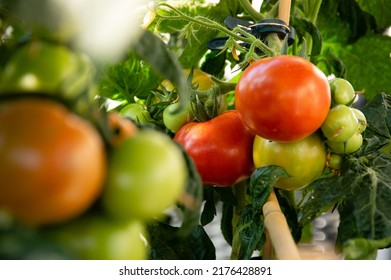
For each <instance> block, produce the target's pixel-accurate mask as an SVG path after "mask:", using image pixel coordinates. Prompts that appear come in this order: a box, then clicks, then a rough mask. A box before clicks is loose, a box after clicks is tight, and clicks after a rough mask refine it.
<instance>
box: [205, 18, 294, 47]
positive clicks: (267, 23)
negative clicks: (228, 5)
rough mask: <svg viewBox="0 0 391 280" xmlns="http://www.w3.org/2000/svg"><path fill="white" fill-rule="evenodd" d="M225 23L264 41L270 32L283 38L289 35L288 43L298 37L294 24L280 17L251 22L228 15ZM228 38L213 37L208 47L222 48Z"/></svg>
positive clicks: (291, 42) (228, 26)
mask: <svg viewBox="0 0 391 280" xmlns="http://www.w3.org/2000/svg"><path fill="white" fill-rule="evenodd" d="M224 24H225V25H226V26H227V28H228V29H230V30H233V29H234V28H236V27H239V28H241V29H243V30H245V31H247V32H249V33H251V34H252V35H253V36H254V37H256V38H258V39H260V40H261V41H263V42H265V41H266V36H267V35H268V34H270V33H276V34H278V36H279V37H280V39H281V40H283V39H284V38H285V36H287V35H288V45H291V44H293V43H294V41H295V37H296V33H295V29H294V28H293V27H292V26H288V25H286V24H285V22H284V21H282V20H280V19H264V20H260V21H258V22H256V23H250V22H248V21H245V20H242V19H238V18H234V17H227V18H226V19H225V20H224ZM228 38H229V37H228V36H223V37H217V38H213V39H212V40H210V41H209V42H208V48H209V49H210V50H220V49H222V48H223V47H224V45H225V43H226V41H227V40H228ZM243 46H246V44H243Z"/></svg>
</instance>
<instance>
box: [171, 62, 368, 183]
mask: <svg viewBox="0 0 391 280" xmlns="http://www.w3.org/2000/svg"><path fill="white" fill-rule="evenodd" d="M349 86H350V87H349ZM354 97H355V92H354V90H353V88H352V87H351V85H350V84H349V83H348V82H347V81H346V80H343V79H340V78H337V79H333V80H331V81H329V80H328V79H327V77H326V76H325V75H324V73H323V72H322V71H321V70H320V69H318V68H317V67H316V66H315V65H313V64H312V63H311V62H309V61H307V60H305V59H304V58H301V57H296V56H278V57H273V58H265V59H261V60H258V61H256V62H253V63H252V64H251V65H250V66H249V67H248V68H246V69H245V70H244V71H243V73H242V75H241V77H240V79H239V81H238V84H237V86H236V89H235V93H234V109H232V110H228V111H226V112H224V113H222V114H220V115H218V116H217V117H215V118H213V119H211V120H209V121H206V122H190V123H187V124H185V125H184V126H183V127H181V128H180V129H179V131H178V132H177V133H176V135H175V137H174V140H176V141H177V142H178V143H180V144H181V145H182V146H183V147H184V149H185V150H186V151H187V153H188V154H189V155H190V156H191V157H192V158H193V160H194V161H195V163H196V166H197V169H198V171H199V173H200V175H201V177H202V179H203V182H204V183H205V184H207V185H214V186H231V185H233V184H235V183H238V182H239V181H241V180H243V179H244V178H247V177H248V176H249V175H250V174H251V173H252V171H253V170H254V168H258V167H263V166H267V165H278V166H282V167H284V168H285V169H286V171H287V173H288V174H289V175H290V177H289V178H280V179H279V180H278V181H277V182H276V185H275V187H279V188H282V189H287V190H296V189H300V188H303V187H305V186H307V185H308V184H309V183H311V182H312V181H313V180H314V179H316V178H317V177H319V176H320V175H322V173H323V172H324V170H325V167H326V166H327V164H329V162H330V163H331V165H333V168H338V166H337V165H335V164H333V163H334V162H336V161H337V157H338V158H339V162H341V160H342V158H341V157H340V156H339V155H338V154H343V153H352V152H354V151H356V150H357V149H358V148H359V146H360V145H361V143H362V137H361V134H360V133H361V132H362V131H363V130H364V129H365V116H364V115H363V114H362V113H361V112H360V111H359V110H357V109H354V108H351V107H349V106H348V104H352V103H353V99H354ZM345 111H347V112H345ZM348 113H349V114H350V115H349V114H348ZM360 137H361V138H360ZM357 138H358V139H357ZM330 151H331V154H332V157H331V158H330Z"/></svg>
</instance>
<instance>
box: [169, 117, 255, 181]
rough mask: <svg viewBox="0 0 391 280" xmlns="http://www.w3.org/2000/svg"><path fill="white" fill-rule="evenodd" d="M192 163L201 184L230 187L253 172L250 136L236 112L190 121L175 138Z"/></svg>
mask: <svg viewBox="0 0 391 280" xmlns="http://www.w3.org/2000/svg"><path fill="white" fill-rule="evenodd" d="M174 140H175V141H176V142H178V143H179V144H181V145H182V146H183V148H184V149H185V151H186V152H187V153H188V154H189V156H190V157H191V158H192V159H193V160H194V162H195V165H196V167H197V170H198V172H199V174H200V176H201V178H202V181H203V183H204V184H207V185H215V186H230V185H233V184H235V183H237V182H239V181H241V180H243V179H245V178H247V177H248V176H249V175H250V174H251V172H252V171H253V169H254V165H253V162H252V157H251V154H252V144H253V140H254V135H253V134H252V133H251V132H250V131H249V130H248V129H247V128H246V127H245V126H244V125H243V123H242V122H241V120H240V116H239V114H238V112H237V111H235V110H230V111H226V112H224V113H222V114H220V115H218V116H217V117H215V118H213V119H211V120H209V121H206V122H200V123H197V122H190V123H188V124H186V125H185V126H183V127H182V128H181V129H180V130H179V131H178V133H177V134H176V135H175V137H174Z"/></svg>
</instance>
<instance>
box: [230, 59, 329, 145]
mask: <svg viewBox="0 0 391 280" xmlns="http://www.w3.org/2000/svg"><path fill="white" fill-rule="evenodd" d="M330 102H331V96H330V87H329V83H328V81H327V78H326V76H325V74H323V73H322V71H320V70H319V69H318V68H317V67H316V66H315V65H313V64H312V63H310V62H308V61H307V60H305V59H303V58H300V57H294V56H278V57H274V58H266V59H261V60H258V61H256V62H254V63H252V64H251V65H250V66H249V67H248V68H247V69H246V70H245V71H244V72H243V74H242V76H241V77H240V79H239V82H238V85H237V88H236V90H235V106H236V110H237V111H238V112H239V114H240V115H241V117H242V119H243V122H244V123H245V124H246V125H247V126H248V127H249V128H250V129H251V131H252V132H253V133H254V134H257V135H259V136H261V137H263V138H266V139H269V140H274V141H296V140H301V139H303V138H305V137H307V136H309V135H310V134H312V133H313V132H315V131H316V130H317V129H318V128H319V127H320V126H321V124H322V123H323V121H324V120H325V118H326V116H327V113H328V111H329V108H330ZM260 108H262V110H260Z"/></svg>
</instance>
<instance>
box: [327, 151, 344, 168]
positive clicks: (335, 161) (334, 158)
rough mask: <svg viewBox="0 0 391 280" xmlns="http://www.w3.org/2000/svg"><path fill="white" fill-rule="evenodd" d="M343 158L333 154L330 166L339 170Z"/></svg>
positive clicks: (329, 158)
mask: <svg viewBox="0 0 391 280" xmlns="http://www.w3.org/2000/svg"><path fill="white" fill-rule="evenodd" d="M342 161H343V159H342V156H341V155H339V154H331V155H330V156H329V157H328V159H327V162H328V165H329V167H330V168H331V169H335V170H339V169H340V168H341V165H342Z"/></svg>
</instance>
